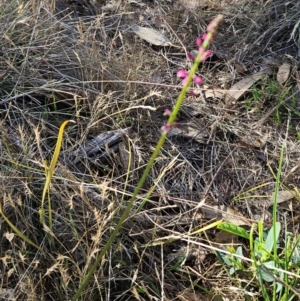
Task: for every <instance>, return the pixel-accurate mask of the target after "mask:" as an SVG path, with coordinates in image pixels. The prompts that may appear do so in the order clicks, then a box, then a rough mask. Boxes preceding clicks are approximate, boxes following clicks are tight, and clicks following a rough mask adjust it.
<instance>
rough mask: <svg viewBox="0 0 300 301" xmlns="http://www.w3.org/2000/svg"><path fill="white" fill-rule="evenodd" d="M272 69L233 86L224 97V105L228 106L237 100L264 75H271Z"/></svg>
mask: <svg viewBox="0 0 300 301" xmlns="http://www.w3.org/2000/svg"><path fill="white" fill-rule="evenodd" d="M271 73H272V69H271V68H266V69H265V70H263V71H259V72H257V73H255V74H252V75H250V76H247V77H245V78H243V79H242V80H240V81H239V82H237V83H236V84H234V85H233V86H232V87H231V88H230V89H229V90H228V91H227V93H226V95H225V103H226V104H230V103H231V102H232V101H236V100H238V99H239V98H240V97H241V96H242V95H243V94H244V93H245V92H247V91H248V89H249V88H250V87H251V86H252V85H253V84H254V83H255V82H257V81H258V80H260V78H261V76H262V75H264V74H271Z"/></svg>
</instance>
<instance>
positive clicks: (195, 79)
mask: <svg viewBox="0 0 300 301" xmlns="http://www.w3.org/2000/svg"><path fill="white" fill-rule="evenodd" d="M193 81H194V83H195V84H196V85H201V83H202V78H201V77H200V76H195V77H194V78H193Z"/></svg>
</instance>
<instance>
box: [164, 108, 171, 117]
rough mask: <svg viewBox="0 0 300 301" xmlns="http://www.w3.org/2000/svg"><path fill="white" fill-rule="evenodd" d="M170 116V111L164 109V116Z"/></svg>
mask: <svg viewBox="0 0 300 301" xmlns="http://www.w3.org/2000/svg"><path fill="white" fill-rule="evenodd" d="M171 114H172V112H171V110H170V109H165V112H164V116H170V115H171Z"/></svg>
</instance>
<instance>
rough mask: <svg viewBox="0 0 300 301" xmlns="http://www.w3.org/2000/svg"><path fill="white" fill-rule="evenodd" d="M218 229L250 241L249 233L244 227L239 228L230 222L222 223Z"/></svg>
mask: <svg viewBox="0 0 300 301" xmlns="http://www.w3.org/2000/svg"><path fill="white" fill-rule="evenodd" d="M217 229H219V230H223V231H226V232H228V233H231V234H235V235H236V236H240V237H243V238H246V239H249V237H250V236H249V233H248V232H247V231H246V230H245V229H244V228H242V227H239V226H237V225H235V224H232V223H229V222H222V223H220V224H219V225H218V227H217Z"/></svg>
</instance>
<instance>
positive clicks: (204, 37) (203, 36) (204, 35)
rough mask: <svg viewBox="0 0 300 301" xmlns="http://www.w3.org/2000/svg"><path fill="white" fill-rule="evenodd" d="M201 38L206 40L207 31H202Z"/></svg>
mask: <svg viewBox="0 0 300 301" xmlns="http://www.w3.org/2000/svg"><path fill="white" fill-rule="evenodd" d="M201 39H202V40H203V41H204V40H206V39H207V33H204V34H203V35H202V36H201ZM198 46H200V45H198Z"/></svg>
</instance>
